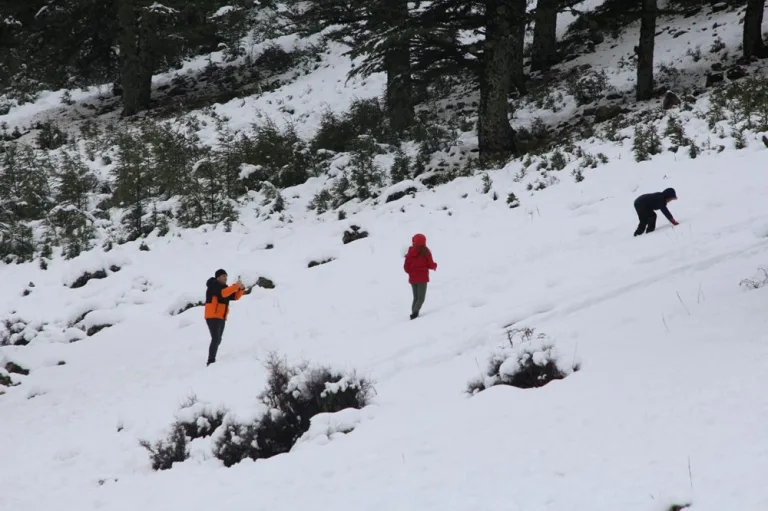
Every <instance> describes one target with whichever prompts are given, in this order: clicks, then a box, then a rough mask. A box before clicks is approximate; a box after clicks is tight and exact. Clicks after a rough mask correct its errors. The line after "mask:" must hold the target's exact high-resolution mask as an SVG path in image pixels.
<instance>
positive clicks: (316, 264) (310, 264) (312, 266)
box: [307, 257, 335, 268]
mask: <svg viewBox="0 0 768 511" xmlns="http://www.w3.org/2000/svg"><path fill="white" fill-rule="evenodd" d="M334 260H335V258H333V257H329V258H328V259H321V260H319V261H310V262H309V264H308V265H307V268H314V267H315V266H320V265H321V264H327V263H330V262H331V261H334Z"/></svg>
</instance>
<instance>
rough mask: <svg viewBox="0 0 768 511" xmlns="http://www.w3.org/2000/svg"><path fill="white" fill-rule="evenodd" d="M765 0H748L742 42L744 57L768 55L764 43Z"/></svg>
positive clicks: (763, 56)
mask: <svg viewBox="0 0 768 511" xmlns="http://www.w3.org/2000/svg"><path fill="white" fill-rule="evenodd" d="M764 10H765V0H747V11H746V13H745V14H744V32H743V37H742V43H743V46H744V50H743V51H744V58H745V59H748V58H750V57H758V58H761V59H762V58H765V57H768V51H767V50H766V47H765V44H764V43H763V31H762V27H763V11H764Z"/></svg>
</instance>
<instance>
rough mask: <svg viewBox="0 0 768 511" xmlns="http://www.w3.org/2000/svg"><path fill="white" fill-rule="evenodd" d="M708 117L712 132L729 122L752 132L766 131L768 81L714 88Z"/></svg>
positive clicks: (754, 78) (761, 78)
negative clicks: (725, 121)
mask: <svg viewBox="0 0 768 511" xmlns="http://www.w3.org/2000/svg"><path fill="white" fill-rule="evenodd" d="M706 116H707V121H708V123H709V127H710V129H714V128H715V125H716V124H717V123H718V122H720V121H724V120H727V121H730V122H731V123H732V124H734V125H743V126H744V127H745V128H746V129H749V130H753V131H765V130H767V129H768V77H766V76H763V75H755V76H748V77H746V78H744V79H742V80H738V81H731V82H728V83H727V84H724V85H721V86H719V87H717V88H715V89H714V90H713V91H712V94H711V96H710V103H709V109H708V110H707V113H706Z"/></svg>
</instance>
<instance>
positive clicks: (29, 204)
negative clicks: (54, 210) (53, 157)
mask: <svg viewBox="0 0 768 511" xmlns="http://www.w3.org/2000/svg"><path fill="white" fill-rule="evenodd" d="M52 169H53V165H52V163H51V161H50V158H48V157H47V156H46V155H44V154H43V153H38V152H36V151H35V149H34V148H32V147H30V146H27V145H24V144H18V143H10V144H6V146H5V151H3V152H2V153H0V207H2V208H3V209H4V210H6V211H7V212H8V213H9V214H10V215H12V216H13V217H14V218H17V219H18V220H22V221H26V220H39V219H41V218H43V217H44V216H45V214H46V213H47V212H48V210H49V209H50V205H51V204H52V198H51V187H50V180H51V177H52Z"/></svg>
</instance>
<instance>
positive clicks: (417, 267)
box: [403, 246, 437, 284]
mask: <svg viewBox="0 0 768 511" xmlns="http://www.w3.org/2000/svg"><path fill="white" fill-rule="evenodd" d="M422 249H424V250H426V253H425V254H424V255H421V250H422ZM403 269H404V270H405V272H406V273H407V274H408V282H409V283H411V284H426V283H427V282H429V270H436V269H437V263H435V261H433V260H432V252H430V251H429V249H428V248H427V247H425V246H412V247H411V248H409V249H408V254H406V256H405V263H404V264H403Z"/></svg>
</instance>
